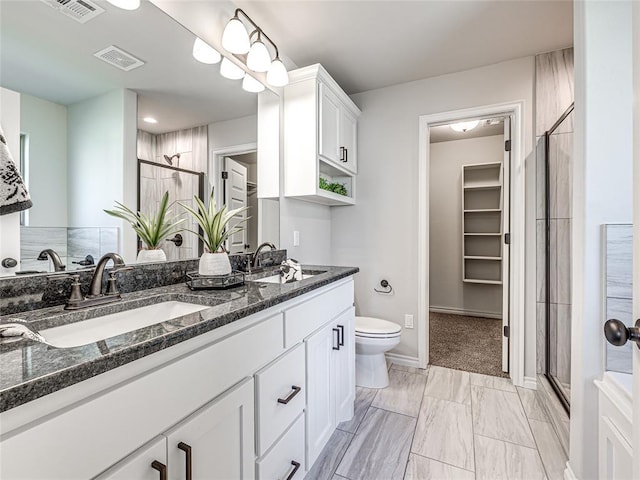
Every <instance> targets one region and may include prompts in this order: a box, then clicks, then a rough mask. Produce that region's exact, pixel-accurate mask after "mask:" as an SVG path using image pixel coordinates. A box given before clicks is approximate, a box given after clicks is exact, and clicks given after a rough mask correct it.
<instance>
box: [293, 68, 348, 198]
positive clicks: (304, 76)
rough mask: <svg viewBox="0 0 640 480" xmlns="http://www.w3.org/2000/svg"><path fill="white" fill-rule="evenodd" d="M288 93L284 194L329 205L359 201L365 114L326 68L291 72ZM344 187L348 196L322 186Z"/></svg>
mask: <svg viewBox="0 0 640 480" xmlns="http://www.w3.org/2000/svg"><path fill="white" fill-rule="evenodd" d="M289 79H290V81H289V84H288V85H287V86H286V87H285V89H284V165H285V166H284V170H285V172H284V178H285V187H284V188H285V196H288V197H298V198H301V199H303V200H308V201H312V202H317V203H322V204H326V205H351V204H353V203H355V184H356V182H355V178H356V174H357V173H358V152H357V119H358V116H359V115H360V110H359V109H358V107H357V106H356V105H355V104H354V103H353V101H352V100H351V99H350V98H349V97H348V96H347V95H346V94H345V93H344V91H343V90H342V89H341V88H340V87H339V86H338V84H337V83H336V82H335V81H334V80H333V79H332V78H331V76H330V75H329V74H328V73H327V71H326V70H325V69H324V68H322V66H321V65H319V64H316V65H311V66H309V67H305V68H300V69H298V70H295V71H292V72H289ZM321 179H322V180H323V181H324V182H326V183H329V184H331V183H336V184H340V185H342V186H344V189H345V193H346V195H342V194H339V193H335V192H333V191H328V190H326V189H322V188H320V181H321Z"/></svg>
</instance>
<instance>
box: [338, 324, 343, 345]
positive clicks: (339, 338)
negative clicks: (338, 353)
mask: <svg viewBox="0 0 640 480" xmlns="http://www.w3.org/2000/svg"><path fill="white" fill-rule="evenodd" d="M338 328H339V329H340V336H339V337H338V345H340V346H341V347H344V325H338Z"/></svg>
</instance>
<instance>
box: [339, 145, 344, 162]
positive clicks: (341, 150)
mask: <svg viewBox="0 0 640 480" xmlns="http://www.w3.org/2000/svg"><path fill="white" fill-rule="evenodd" d="M340 161H341V162H344V147H340Z"/></svg>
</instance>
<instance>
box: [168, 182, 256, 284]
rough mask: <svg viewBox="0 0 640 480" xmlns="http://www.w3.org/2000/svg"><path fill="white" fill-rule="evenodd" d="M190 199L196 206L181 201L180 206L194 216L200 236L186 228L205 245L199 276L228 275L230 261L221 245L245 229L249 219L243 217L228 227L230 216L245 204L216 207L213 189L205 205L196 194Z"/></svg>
mask: <svg viewBox="0 0 640 480" xmlns="http://www.w3.org/2000/svg"><path fill="white" fill-rule="evenodd" d="M193 200H194V202H195V204H196V207H197V209H194V208H191V207H190V206H189V205H185V204H183V203H180V205H181V206H182V207H183V208H184V209H185V210H187V211H188V212H189V213H190V214H191V215H193V218H194V219H195V221H196V222H197V224H198V225H199V226H200V228H201V229H202V235H201V234H199V233H198V232H194V231H192V230H189V231H190V232H192V233H195V234H196V235H198V237H199V238H200V239H201V240H202V241H203V242H204V246H205V253H203V254H202V256H201V257H200V263H199V266H198V273H199V274H200V275H228V274H230V273H231V263H230V262H229V255H227V251H226V250H225V248H224V243H225V242H226V241H227V239H228V238H229V237H231V236H232V235H234V234H236V233H238V232H241V231H242V230H243V229H244V225H243V223H245V222H246V221H247V220H248V219H249V218H248V217H247V218H243V219H242V220H240V221H239V222H238V223H236V224H235V225H234V226H233V227H230V228H228V224H229V222H230V221H231V219H232V218H233V217H235V216H236V215H239V214H241V213H242V212H244V211H246V210H248V207H241V208H236V209H234V210H228V209H227V206H226V205H223V206H222V208H221V209H220V210H217V209H216V201H215V199H214V197H213V192H211V197H209V205H208V206H207V205H205V204H204V202H203V201H202V200H201V199H199V198H198V197H197V196H196V197H193Z"/></svg>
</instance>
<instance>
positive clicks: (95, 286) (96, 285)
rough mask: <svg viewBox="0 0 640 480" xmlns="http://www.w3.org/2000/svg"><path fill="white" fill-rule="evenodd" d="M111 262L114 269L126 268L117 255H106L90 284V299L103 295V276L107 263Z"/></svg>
mask: <svg viewBox="0 0 640 480" xmlns="http://www.w3.org/2000/svg"><path fill="white" fill-rule="evenodd" d="M109 260H113V268H114V270H115V269H118V270H119V268H118V267H124V266H125V263H124V260H123V259H122V257H121V256H120V255H118V254H117V253H105V254H104V255H103V256H102V258H100V260H98V263H97V264H96V269H95V270H94V272H93V278H92V279H91V283H90V284H89V294H88V295H87V297H88V298H92V297H99V296H101V295H102V275H103V274H104V269H105V267H106V266H107V262H108V261H109Z"/></svg>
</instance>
